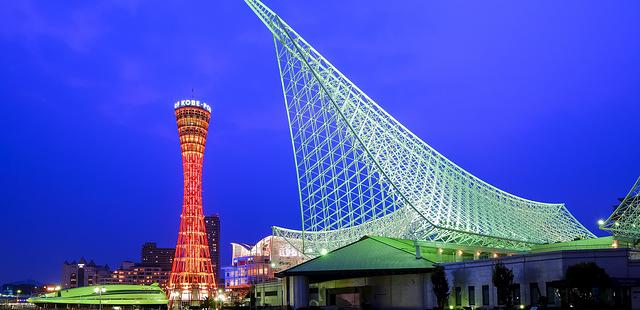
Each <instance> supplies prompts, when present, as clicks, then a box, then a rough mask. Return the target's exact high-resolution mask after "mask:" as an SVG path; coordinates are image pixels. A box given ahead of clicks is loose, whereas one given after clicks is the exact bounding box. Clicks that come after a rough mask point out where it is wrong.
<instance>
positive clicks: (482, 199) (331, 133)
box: [245, 0, 594, 255]
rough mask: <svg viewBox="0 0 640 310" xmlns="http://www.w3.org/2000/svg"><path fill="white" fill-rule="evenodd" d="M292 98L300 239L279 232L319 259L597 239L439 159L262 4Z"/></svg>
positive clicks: (253, 1) (256, 5) (548, 206)
mask: <svg viewBox="0 0 640 310" xmlns="http://www.w3.org/2000/svg"><path fill="white" fill-rule="evenodd" d="M245 2H246V3H247V4H248V5H249V6H250V7H251V9H252V10H253V11H254V12H255V13H256V14H257V15H258V16H259V17H260V19H261V20H262V21H263V22H264V24H265V25H266V26H267V27H268V28H269V30H271V32H272V34H273V36H274V41H275V45H276V51H277V58H278V64H279V69H280V76H281V80H282V87H283V92H284V97H285V104H286V109H287V115H288V119H289V126H290V130H291V138H292V143H293V150H294V157H295V164H296V169H297V175H298V187H299V193H300V204H301V211H302V231H295V230H288V229H283V228H278V227H275V228H274V234H275V235H280V236H283V237H287V238H289V239H291V240H293V241H292V244H294V245H295V244H296V243H297V244H299V243H300V241H302V242H301V243H302V244H303V246H302V247H303V249H302V250H303V251H304V252H305V253H307V254H310V255H316V254H318V253H319V252H320V251H322V250H323V249H325V250H331V249H334V248H336V247H339V246H342V245H344V244H347V243H350V242H353V241H355V240H357V239H358V238H360V237H362V236H363V235H380V236H388V237H399V238H410V239H416V240H426V241H434V242H446V243H455V244H466V245H474V246H482V247H492V248H502V249H509V250H525V249H528V248H530V246H531V245H533V244H544V243H553V242H558V241H569V240H574V239H582V238H592V237H594V235H593V234H592V233H591V232H590V231H588V230H587V229H586V228H585V227H584V226H582V225H581V224H580V223H579V222H578V221H577V220H576V219H575V218H574V217H573V216H572V215H571V214H570V213H569V211H568V210H567V209H566V208H565V206H564V205H563V204H552V203H541V202H536V201H531V200H527V199H524V198H520V197H517V196H515V195H512V194H509V193H507V192H504V191H502V190H500V189H498V188H496V187H494V186H492V185H490V184H487V183H485V182H483V181H482V180H480V179H479V178H477V177H475V176H473V175H471V174H470V173H468V172H467V171H465V170H463V169H462V168H460V167H458V166H457V165H456V164H454V163H453V162H451V161H450V160H448V159H447V158H445V157H444V156H443V155H441V154H440V153H438V152H437V151H436V150H434V149H433V148H432V147H430V146H429V145H428V144H427V143H425V142H424V141H422V140H421V139H420V138H418V137H417V136H416V135H414V134H413V133H412V132H411V131H409V130H408V129H407V128H405V127H404V126H403V125H402V124H400V123H399V122H398V121H397V120H395V119H394V118H393V117H392V116H391V115H389V114H388V113H387V112H385V111H384V110H383V109H382V108H381V107H380V106H379V105H378V104H377V103H375V102H374V101H373V100H372V99H371V98H369V97H368V96H367V95H366V94H365V93H364V92H362V91H361V90H360V89H359V88H358V87H357V86H356V85H354V84H353V83H352V82H351V81H349V79H347V78H346V77H345V76H344V75H343V74H342V73H340V71H338V69H336V68H335V67H334V66H333V65H331V63H329V61H327V60H326V59H325V58H324V57H323V56H322V55H320V54H319V53H318V52H317V51H316V50H315V49H314V48H313V47H311V45H309V44H308V43H307V42H306V41H305V40H304V39H303V38H301V37H300V36H299V35H298V34H297V33H296V32H295V31H294V30H293V29H292V28H291V27H289V25H287V24H286V23H285V22H284V21H283V20H282V19H281V18H280V17H279V16H278V15H276V14H275V13H274V12H273V11H271V10H270V9H269V8H268V7H266V6H265V5H264V4H263V3H261V2H260V1H259V0H245Z"/></svg>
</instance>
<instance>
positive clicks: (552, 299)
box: [546, 282, 560, 305]
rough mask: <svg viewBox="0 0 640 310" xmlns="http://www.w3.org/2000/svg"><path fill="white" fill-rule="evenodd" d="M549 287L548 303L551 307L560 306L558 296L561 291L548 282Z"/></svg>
mask: <svg viewBox="0 0 640 310" xmlns="http://www.w3.org/2000/svg"><path fill="white" fill-rule="evenodd" d="M546 286H547V301H548V304H549V305H557V304H558V296H559V294H560V293H559V291H558V289H557V288H555V287H554V286H553V284H552V283H550V282H547V283H546Z"/></svg>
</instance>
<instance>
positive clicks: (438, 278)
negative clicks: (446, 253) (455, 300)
mask: <svg viewBox="0 0 640 310" xmlns="http://www.w3.org/2000/svg"><path fill="white" fill-rule="evenodd" d="M431 283H432V284H433V293H434V294H435V295H436V299H437V300H438V308H440V309H444V307H445V303H446V302H447V298H449V282H448V281H447V274H446V273H445V272H444V267H443V266H441V265H437V266H436V268H435V270H434V271H433V273H432V274H431Z"/></svg>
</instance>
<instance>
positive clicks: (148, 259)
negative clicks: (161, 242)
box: [141, 242, 176, 271]
mask: <svg viewBox="0 0 640 310" xmlns="http://www.w3.org/2000/svg"><path fill="white" fill-rule="evenodd" d="M175 252H176V249H175V248H159V247H158V246H157V244H156V243H155V242H146V243H145V244H144V245H143V246H142V253H141V264H142V265H146V266H155V267H161V268H163V269H166V270H169V271H171V266H172V264H173V255H174V254H175Z"/></svg>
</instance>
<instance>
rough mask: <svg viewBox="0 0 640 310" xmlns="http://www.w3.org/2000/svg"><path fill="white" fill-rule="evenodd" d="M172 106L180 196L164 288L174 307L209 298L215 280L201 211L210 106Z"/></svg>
mask: <svg viewBox="0 0 640 310" xmlns="http://www.w3.org/2000/svg"><path fill="white" fill-rule="evenodd" d="M174 109H175V115H176V120H177V123H178V134H179V136H180V148H181V151H182V169H183V172H184V198H183V203H182V214H181V215H180V232H179V233H178V242H177V244H176V252H175V255H174V259H173V267H172V269H171V277H170V279H169V286H168V289H167V291H168V293H169V300H170V303H171V306H172V307H177V306H182V305H197V304H199V303H200V301H201V300H203V299H205V298H207V297H212V298H213V297H214V292H215V290H216V281H215V276H214V274H213V267H212V265H211V257H210V253H209V243H208V241H207V235H206V229H205V224H204V214H203V211H202V162H203V159H204V148H205V143H206V140H207V131H208V129H209V120H210V119H211V107H210V106H209V105H207V104H206V103H204V102H200V101H198V100H193V99H190V100H180V101H178V102H176V103H175V105H174Z"/></svg>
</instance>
